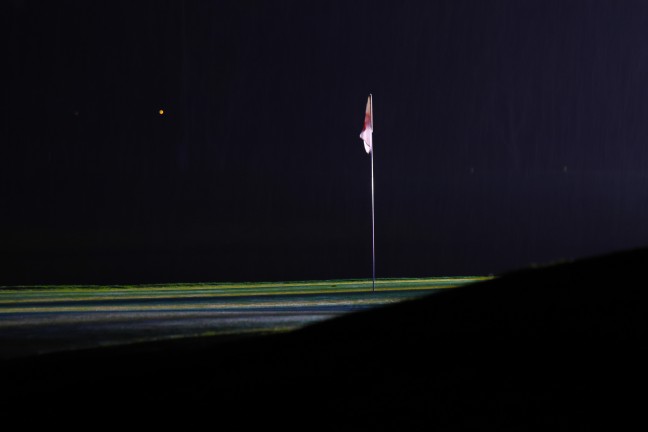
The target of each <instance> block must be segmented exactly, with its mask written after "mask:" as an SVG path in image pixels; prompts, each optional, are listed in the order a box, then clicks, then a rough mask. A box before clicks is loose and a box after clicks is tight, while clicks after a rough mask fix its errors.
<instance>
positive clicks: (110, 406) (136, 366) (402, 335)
mask: <svg viewBox="0 0 648 432" xmlns="http://www.w3.org/2000/svg"><path fill="white" fill-rule="evenodd" d="M647 265H648V251H646V250H640V251H630V252H624V253H618V254H614V255H610V256H605V257H598V258H593V259H587V260H581V261H577V262H573V263H567V264H559V265H555V266H548V267H545V268H539V269H529V270H524V271H520V272H516V273H511V274H508V275H504V276H502V277H500V278H497V279H494V280H491V281H487V282H482V283H476V284H472V285H468V286H465V287H461V288H457V289H454V290H448V291H446V292H443V293H441V294H436V295H433V296H428V297H425V298H422V299H418V300H414V301H409V302H404V303H400V304H397V305H394V306H389V307H384V308H380V309H375V310H370V311H366V312H360V313H356V314H350V315H347V316H343V317H341V318H337V319H334V320H331V321H327V322H323V323H319V324H316V325H313V326H310V327H307V328H304V329H302V330H299V331H296V332H293V333H289V334H283V335H277V336H268V337H261V338H253V339H242V340H237V341H230V342H221V343H216V342H214V343H208V341H204V340H203V341H202V342H200V343H198V342H196V343H193V342H191V341H185V342H178V343H163V344H158V345H148V346H142V347H139V348H138V349H133V348H122V349H110V350H108V349H107V350H96V351H88V352H79V353H77V354H76V355H74V354H65V355H51V356H43V357H39V358H33V359H29V360H23V361H20V362H15V361H14V362H12V361H8V362H5V364H3V365H2V369H3V370H2V374H3V377H2V380H3V383H4V385H3V387H4V388H3V391H2V393H3V395H2V397H3V399H4V400H3V407H4V409H5V410H6V411H5V412H6V413H10V414H15V413H30V412H45V413H46V414H44V415H47V413H49V415H50V416H51V417H47V416H46V417H45V418H47V419H66V418H67V419H68V420H69V419H73V422H72V423H74V421H76V420H77V419H80V418H85V416H87V417H88V419H94V420H95V421H100V422H102V423H104V422H107V421H111V420H112V421H116V422H122V421H126V420H127V419H128V421H142V422H146V423H149V424H151V423H153V424H160V425H164V424H169V422H171V421H179V422H181V423H182V424H183V425H185V426H189V425H192V424H193V423H194V422H196V423H198V422H203V421H208V422H209V423H208V424H210V425H213V426H214V427H218V426H222V425H224V424H226V423H227V424H229V425H231V424H234V425H235V426H239V427H240V428H249V427H253V426H254V427H264V428H269V429H273V428H274V427H275V426H276V427H278V428H279V429H284V430H285V429H299V430H312V429H328V428H332V429H356V430H357V429H367V430H369V429H371V430H376V429H390V430H394V429H400V430H413V429H417V430H418V429H428V428H429V429H431V430H465V429H466V428H473V427H474V428H479V429H482V430H483V429H497V430H503V429H508V430H527V429H534V430H589V429H593V428H594V427H597V428H598V427H599V426H600V425H601V424H602V423H608V424H609V425H617V426H619V425H621V424H628V425H630V424H634V423H635V422H636V421H641V422H645V421H644V420H643V418H642V416H641V413H642V412H643V409H644V406H643V402H642V397H641V392H642V391H643V389H644V387H645V384H646V379H645V374H644V368H645V365H646V355H645V354H644V353H643V348H644V344H645V342H644V341H645V338H646V310H647V309H646V298H647V296H646V291H645V281H644V280H643V276H644V269H645V268H646V266H647ZM635 391H639V393H638V395H635ZM67 416H69V417H67ZM66 421H67V420H66ZM633 427H635V428H636V425H635V426H633Z"/></svg>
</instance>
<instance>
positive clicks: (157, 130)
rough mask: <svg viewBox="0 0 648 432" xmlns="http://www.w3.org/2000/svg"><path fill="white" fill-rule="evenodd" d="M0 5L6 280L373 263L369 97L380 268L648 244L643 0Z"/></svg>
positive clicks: (338, 272)
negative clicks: (366, 145) (370, 101)
mask: <svg viewBox="0 0 648 432" xmlns="http://www.w3.org/2000/svg"><path fill="white" fill-rule="evenodd" d="M0 16H1V17H2V18H1V20H2V23H1V24H2V27H3V30H2V32H1V33H0V34H1V35H2V39H3V49H2V57H3V61H2V65H3V70H4V72H5V73H4V74H3V75H4V78H3V79H2V86H3V92H2V95H3V96H2V103H1V104H0V107H1V109H2V113H1V116H2V123H1V124H2V126H1V127H2V130H1V132H2V135H1V137H2V138H1V139H2V142H1V150H0V170H1V173H0V180H1V183H0V197H1V202H0V222H1V224H0V259H1V261H2V264H1V265H0V268H1V269H2V270H1V272H2V273H1V274H0V285H2V284H19V283H131V282H132V283H145V282H174V281H179V282H191V281H253V280H297V279H319V278H367V277H371V195H370V158H369V156H368V155H367V154H366V153H365V152H364V149H363V145H362V141H361V140H360V138H359V137H358V135H359V133H360V131H361V129H362V122H363V119H364V107H365V103H366V99H367V96H368V94H369V93H372V94H373V95H374V109H375V119H374V120H375V124H374V128H375V132H374V145H375V155H374V157H375V159H374V163H375V186H376V249H377V267H378V269H377V275H378V277H415V276H444V275H467V274H471V275H472V274H491V273H492V274H498V273H502V272H506V271H510V270H514V269H518V268H522V267H527V266H529V265H532V264H534V263H538V264H546V263H549V262H554V261H559V260H565V259H573V258H579V257H584V256H591V255H596V254H601V253H606V252H612V251H617V250H621V249H628V248H634V247H641V246H645V245H646V244H648V3H647V2H645V1H630V0H624V1H613V0H608V1H596V0H588V1H564V0H557V1H553V0H539V1H524V0H501V1H481V0H474V1H465V0H443V1H440V0H432V1H393V2H387V1H302V0H299V1H297V0H295V1H253V0H247V1H246V0H231V1H219V0H211V1H207V0H204V1H199V0H196V1H161V0H150V1H132V0H130V1H105V2H100V1H97V2H95V1H92V2H89V1H85V0H84V1H81V0H79V1H72V0H70V1H56V2H52V1H46V0H43V1H30V0H24V1H19V0H13V1H7V2H3V4H2V6H0ZM160 109H163V110H164V114H163V115H160V114H159V110H160Z"/></svg>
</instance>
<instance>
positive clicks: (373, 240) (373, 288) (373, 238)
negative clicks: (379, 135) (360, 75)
mask: <svg viewBox="0 0 648 432" xmlns="http://www.w3.org/2000/svg"><path fill="white" fill-rule="evenodd" d="M369 100H370V101H371V129H372V134H371V135H372V137H371V257H372V263H373V283H372V285H371V292H375V291H376V231H375V228H374V163H373V155H374V145H373V125H374V122H373V96H372V95H371V94H369Z"/></svg>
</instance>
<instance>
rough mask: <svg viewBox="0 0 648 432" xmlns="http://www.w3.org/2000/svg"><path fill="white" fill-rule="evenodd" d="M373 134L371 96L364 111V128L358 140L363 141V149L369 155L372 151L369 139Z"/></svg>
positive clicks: (371, 143)
mask: <svg viewBox="0 0 648 432" xmlns="http://www.w3.org/2000/svg"><path fill="white" fill-rule="evenodd" d="M372 133H373V101H372V100H371V95H369V98H368V99H367V108H366V109H365V119H364V127H363V128H362V133H361V134H360V138H362V141H364V148H365V151H366V152H367V154H370V153H371V151H372V150H373V142H372V139H371V134H372Z"/></svg>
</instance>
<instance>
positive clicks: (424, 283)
mask: <svg viewBox="0 0 648 432" xmlns="http://www.w3.org/2000/svg"><path fill="white" fill-rule="evenodd" d="M486 279H488V278H487V277H471V278H465V277H464V278H437V279H405V280H403V279H400V280H379V281H377V282H376V285H377V286H376V291H382V292H392V291H425V290H435V289H443V288H454V287H457V286H461V285H465V284H467V283H472V282H478V281H481V280H486ZM322 287H327V288H326V289H322ZM370 288H371V282H370V281H369V282H367V281H360V282H358V281H340V282H335V281H330V282H313V283H284V284H279V283H268V284H254V285H242V284H236V285H235V284H229V285H195V284H194V285H186V286H179V285H174V286H166V287H155V288H151V287H150V286H142V287H141V288H130V287H129V288H123V287H103V286H97V287H94V288H89V287H84V288H70V287H61V288H54V287H48V288H45V289H34V290H31V289H30V290H29V291H27V290H25V289H10V288H7V287H4V288H2V289H0V307H1V306H3V305H10V304H16V303H23V302H34V301H38V300H46V301H48V302H65V301H93V300H119V299H129V300H147V299H155V298H158V297H161V296H173V297H174V298H192V297H235V296H274V295H308V294H314V295H318V294H319V295H325V294H334V293H350V294H352V293H362V292H367V291H368V290H370Z"/></svg>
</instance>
